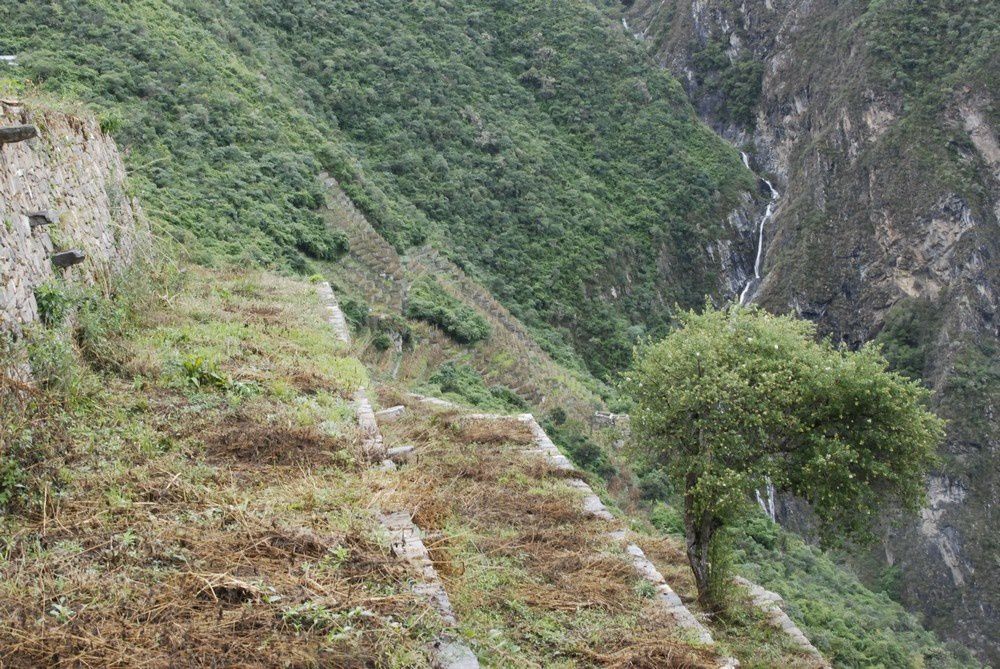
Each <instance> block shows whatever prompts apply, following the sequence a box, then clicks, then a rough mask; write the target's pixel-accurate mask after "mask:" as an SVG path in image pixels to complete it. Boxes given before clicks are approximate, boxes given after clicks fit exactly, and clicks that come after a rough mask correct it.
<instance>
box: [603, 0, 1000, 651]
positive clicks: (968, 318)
mask: <svg viewBox="0 0 1000 669" xmlns="http://www.w3.org/2000/svg"><path fill="white" fill-rule="evenodd" d="M614 11H619V12H621V16H619V17H618V18H620V19H621V20H622V24H623V26H624V27H625V29H627V30H628V32H629V33H631V34H633V35H634V37H635V38H636V39H638V40H641V41H642V42H643V43H644V44H645V45H646V46H648V48H649V49H650V51H651V53H652V54H653V55H654V57H656V58H657V59H658V60H659V61H660V62H661V63H662V64H663V65H664V66H665V67H668V68H669V69H671V70H672V71H673V72H674V73H675V74H676V75H677V76H678V78H680V79H681V81H682V82H683V83H684V85H685V88H686V90H687V92H688V95H689V97H690V98H691V99H692V101H693V102H694V103H695V106H696V107H697V109H698V111H699V114H700V115H701V116H702V118H703V119H704V120H705V121H706V122H708V123H709V124H710V125H711V126H712V127H713V128H715V129H716V131H717V132H719V133H720V134H721V135H723V136H724V137H726V138H727V139H728V140H730V141H731V142H733V143H734V144H736V145H737V146H739V147H741V148H743V149H744V150H746V151H747V153H748V154H749V155H750V159H751V163H752V164H753V166H754V167H755V168H756V169H757V170H758V171H760V172H762V173H764V174H767V175H769V177H770V178H771V179H772V180H773V181H774V183H775V186H776V187H777V188H778V190H779V191H780V192H781V193H782V197H781V199H780V201H779V202H778V206H777V208H776V211H775V213H774V218H773V221H772V222H769V224H768V228H767V229H766V230H765V235H764V236H763V244H764V248H763V250H764V253H763V262H762V275H763V279H762V281H761V283H760V285H759V288H758V289H757V290H756V300H757V301H758V302H760V303H761V304H763V305H764V306H766V307H767V308H769V309H771V310H774V311H780V312H788V311H791V312H795V313H797V314H799V315H802V316H805V317H808V318H811V319H814V320H817V321H818V322H819V323H820V324H821V325H822V327H823V328H824V329H825V330H826V331H827V332H829V333H830V334H831V335H832V336H833V337H834V338H836V339H838V340H842V341H844V342H847V343H848V344H850V345H852V346H856V345H860V344H861V343H863V342H866V341H869V340H872V339H877V340H878V341H881V342H883V343H884V345H885V346H886V352H887V353H888V355H889V357H890V359H891V360H892V361H893V363H894V364H895V365H896V367H897V368H899V369H900V370H902V371H905V372H907V373H910V374H913V375H916V376H919V377H922V378H923V379H924V380H925V382H926V383H927V384H928V385H929V386H931V387H932V388H934V390H935V391H936V394H935V398H936V399H935V401H936V404H937V409H938V411H939V412H940V413H941V415H943V416H945V417H946V418H948V419H949V421H950V430H949V437H948V441H947V444H946V445H945V447H944V449H943V452H942V456H943V458H942V462H941V465H940V468H939V470H938V471H936V472H934V474H933V475H932V476H931V477H930V479H929V481H928V506H927V508H926V509H925V510H924V512H923V513H922V514H921V517H919V518H905V519H902V522H901V523H900V524H898V526H892V527H887V529H886V530H885V531H884V533H883V546H882V550H880V551H879V554H878V556H877V560H876V556H866V557H865V558H859V560H858V563H859V566H860V567H861V568H862V569H863V570H864V571H866V572H868V573H869V575H870V576H872V578H875V577H876V574H879V575H881V576H885V575H886V574H898V576H899V578H898V581H897V582H896V583H895V584H894V585H892V586H891V588H892V590H893V591H894V593H895V594H896V595H898V597H900V598H901V600H902V601H903V602H904V603H905V604H907V605H908V606H909V607H911V608H912V609H915V610H919V611H921V612H923V613H924V614H925V616H926V618H927V621H928V623H929V624H930V625H931V626H932V627H934V628H936V629H938V630H939V631H941V632H943V633H945V634H947V635H949V636H951V637H952V638H956V639H959V640H961V641H963V642H965V643H968V644H969V645H970V646H972V647H974V648H976V649H977V650H978V651H979V652H980V654H981V657H982V658H983V659H987V660H989V661H991V662H993V663H998V662H1000V646H998V640H997V637H996V635H995V630H996V629H997V628H998V625H1000V618H998V616H1000V596H998V591H1000V586H998V583H1000V571H998V565H997V561H996V555H997V548H998V546H997V540H996V538H995V534H996V532H995V528H996V527H998V526H1000V519H998V517H997V512H996V509H997V502H998V500H1000V482H998V478H997V473H996V472H997V470H998V446H1000V418H998V413H997V412H998V406H1000V369H998V364H997V359H998V355H1000V346H998V327H1000V325H998V321H997V300H998V296H1000V263H998V262H997V257H998V255H1000V227H998V216H1000V147H998V142H997V124H998V114H997V108H996V99H995V92H996V89H995V86H993V87H991V86H990V84H989V80H990V78H991V77H992V78H993V80H994V81H995V79H996V77H997V76H998V72H1000V67H998V54H997V49H996V44H997V43H998V39H997V35H996V30H997V29H996V27H995V24H993V23H991V22H990V21H989V20H988V18H987V16H986V8H985V5H984V4H983V3H956V2H946V1H938V2H932V3H915V2H908V1H904V0H898V1H897V0H893V1H887V2H876V3H868V2H860V1H856V0H855V1H849V2H832V1H830V0H817V1H813V2H789V1H787V0H744V1H742V2H735V1H733V0H694V1H689V0H666V1H656V2H654V1H652V0H637V1H636V2H634V3H630V4H629V5H628V6H627V7H624V8H621V7H618V8H616V9H615V10H614ZM745 265H746V263H744V266H745ZM887 525H888V524H887ZM991 528H994V530H993V531H991Z"/></svg>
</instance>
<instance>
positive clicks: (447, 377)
mask: <svg viewBox="0 0 1000 669" xmlns="http://www.w3.org/2000/svg"><path fill="white" fill-rule="evenodd" d="M423 390H425V391H426V392H429V393H432V394H433V395H435V396H438V397H447V398H451V399H454V400H456V401H458V402H460V403H462V404H467V405H470V406H474V407H480V408H483V409H495V410H498V411H517V410H523V409H525V408H526V406H527V405H526V404H525V401H524V400H523V399H521V398H520V397H518V396H517V394H516V393H515V392H514V391H512V390H511V389H510V388H507V387H506V386H502V385H494V386H489V387H487V385H486V382H485V381H484V380H483V377H482V376H481V375H480V374H479V372H477V371H476V370H475V369H474V368H473V367H470V366H469V365H467V364H463V363H458V362H453V361H452V362H446V363H444V364H443V365H441V367H439V368H438V369H437V371H435V372H434V373H433V374H432V375H431V377H430V379H429V380H428V382H427V384H425V385H424V386H423Z"/></svg>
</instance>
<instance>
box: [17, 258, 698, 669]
mask: <svg viewBox="0 0 1000 669" xmlns="http://www.w3.org/2000/svg"><path fill="white" fill-rule="evenodd" d="M146 269H147V270H148V268H146ZM130 278H131V279H132V283H131V285H130V287H129V288H128V289H125V292H123V293H120V294H119V297H118V298H117V299H116V301H114V302H112V303H103V302H100V301H82V302H80V304H81V307H80V311H79V313H78V316H77V319H76V321H75V322H74V323H73V324H67V325H64V326H60V327H53V328H51V329H44V330H43V329H38V330H36V331H34V332H32V334H31V337H30V340H29V341H30V349H31V351H30V352H31V356H32V361H33V364H34V367H35V369H36V371H37V372H38V377H39V378H38V380H39V386H38V389H36V390H34V391H29V390H27V389H26V388H24V389H22V388H20V387H19V386H17V385H16V384H13V383H12V382H9V381H8V380H7V379H6V377H0V379H3V385H2V386H0V402H3V403H4V404H3V407H4V408H5V409H8V408H12V407H14V405H17V407H16V408H17V410H18V415H22V416H24V419H25V422H24V424H19V425H13V426H6V425H5V430H4V432H3V433H2V435H3V436H4V438H5V439H6V438H7V437H11V438H13V439H15V440H17V441H23V440H34V442H35V444H36V448H44V453H37V452H36V453H31V454H29V453H21V454H20V455H21V456H24V459H22V460H20V461H19V464H20V465H21V469H19V470H18V472H17V476H18V477H19V478H18V481H19V483H18V485H17V486H16V488H17V491H18V494H17V495H16V496H15V497H12V498H9V500H8V501H9V504H8V505H7V506H6V508H5V509H4V511H5V514H4V515H3V516H2V530H3V531H2V536H3V537H4V539H3V543H2V557H3V560H2V561H0V593H2V595H3V596H2V597H0V601H2V603H0V661H2V662H5V663H9V664H11V665H12V666H22V665H23V666H36V665H41V664H52V663H54V662H65V663H77V662H79V663H83V664H93V665H102V666H103V665H112V664H120V665H132V664H134V663H135V662H136V660H137V657H140V656H141V657H142V659H143V660H144V661H145V662H148V663H151V664H167V663H172V664H176V663H178V662H180V663H182V664H198V663H199V662H202V661H204V660H205V658H212V660H213V661H215V662H222V663H225V664H231V665H233V666H276V665H277V664H278V663H279V659H280V661H281V662H287V663H290V664H293V665H296V666H316V665H323V666H329V665H332V666H345V667H355V666H356V667H361V666H384V667H400V668H401V667H408V668H409V667H423V666H428V660H427V654H426V645H427V643H428V642H429V641H430V640H431V639H432V638H434V637H435V636H436V635H437V634H438V633H439V632H440V627H441V625H440V622H439V621H438V620H437V618H436V616H435V615H434V614H433V612H432V611H431V610H430V609H429V608H428V606H427V604H426V602H425V601H422V600H420V599H419V598H416V597H414V596H413V594H412V593H411V592H410V583H411V580H412V578H413V574H412V573H410V572H408V571H407V569H406V568H405V566H404V565H401V564H400V563H399V562H398V561H396V560H395V559H393V558H392V556H391V554H390V552H389V547H388V542H387V538H386V537H385V535H384V533H383V532H381V531H380V530H379V526H378V521H377V515H376V514H377V511H378V510H380V509H381V510H384V511H393V510H397V509H406V510H415V511H416V516H415V520H416V522H417V523H418V524H419V525H420V526H421V527H422V528H423V529H424V530H425V531H428V532H430V533H432V534H431V535H430V536H432V537H434V541H433V542H428V543H429V545H430V546H431V551H432V555H433V558H434V561H435V563H436V565H437V568H438V570H439V571H440V572H441V573H442V574H443V575H444V577H445V579H446V583H447V586H448V589H449V591H450V593H451V594H452V596H453V598H454V602H455V608H456V612H457V613H458V615H459V618H460V620H461V627H460V629H459V631H460V633H461V634H462V635H463V636H464V637H465V638H466V639H467V640H468V642H469V643H470V644H471V645H472V647H473V648H474V649H475V650H476V652H477V654H478V655H479V656H480V657H481V658H482V659H483V661H484V666H497V667H501V666H510V663H511V662H512V661H516V663H517V664H518V665H519V666H533V667H543V666H544V667H550V666H564V667H594V666H606V665H607V664H608V663H610V662H619V663H628V666H648V667H652V666H673V665H674V664H677V666H680V664H679V663H683V666H694V667H709V666H714V665H713V664H712V658H713V655H712V654H711V653H707V652H705V651H702V650H699V649H697V648H694V647H693V646H692V645H691V644H689V643H688V642H687V641H686V640H685V639H683V638H682V637H681V636H679V635H677V634H676V633H675V631H673V629H672V627H673V626H672V623H671V622H670V621H669V620H665V619H663V617H662V616H659V615H657V614H656V610H655V607H651V606H650V600H649V598H648V595H649V593H648V592H645V591H643V590H642V589H641V588H640V587H639V584H638V580H637V577H636V575H635V574H634V572H633V571H632V569H631V568H630V567H629V565H628V561H627V558H625V556H624V555H623V554H622V552H621V550H620V549H619V548H616V547H614V546H612V545H610V542H609V540H608V539H607V536H606V533H605V531H604V530H605V528H604V526H603V523H601V522H600V521H596V520H594V519H591V518H589V517H587V516H586V515H585V514H584V513H583V512H582V511H581V510H580V509H579V504H578V500H577V495H578V493H577V492H575V491H574V490H573V489H572V488H570V487H569V486H567V485H566V484H565V482H564V480H563V478H562V477H561V476H559V475H558V474H557V472H554V471H551V470H550V469H549V468H548V467H547V466H545V465H544V464H542V463H540V462H539V461H537V460H534V459H531V458H528V457H526V456H524V455H523V454H522V453H521V448H523V444H524V443H525V438H526V436H530V435H525V434H521V433H519V432H517V431H511V430H510V428H509V427H507V426H504V427H503V428H502V429H501V428H491V427H489V426H476V428H475V429H474V430H471V431H470V430H465V429H459V428H458V427H457V426H454V425H451V424H450V423H449V421H448V419H447V418H446V417H445V418H442V417H440V416H434V415H426V414H421V413H420V412H419V410H416V409H412V408H411V414H410V417H408V418H406V419H405V420H404V421H402V422H399V423H396V424H394V425H393V426H391V429H388V430H387V431H386V439H387V443H388V444H389V445H390V446H394V445H398V444H400V443H413V444H416V445H417V447H418V449H419V451H418V454H417V456H416V457H415V458H414V459H413V460H412V461H411V462H410V463H409V464H408V465H407V466H406V467H404V468H402V469H401V470H399V471H398V472H395V473H385V472H380V471H378V470H372V469H368V468H367V467H362V466H361V465H359V464H358V463H357V462H356V461H355V459H354V453H355V449H354V446H355V444H356V442H357V435H356V433H355V427H354V420H353V412H352V409H351V406H350V403H349V402H348V401H347V400H346V399H345V398H346V397H347V396H349V395H350V394H351V392H352V390H353V389H354V388H355V387H356V386H357V385H358V384H360V383H365V382H366V374H365V371H364V368H363V367H362V366H361V364H360V363H359V362H358V360H357V359H356V358H354V357H352V351H350V350H347V349H346V348H345V347H344V346H343V344H340V343H339V342H338V340H337V339H336V337H335V336H334V335H333V333H332V330H331V329H330V328H329V326H328V325H327V324H326V322H325V320H324V311H323V309H322V308H321V305H320V302H319V299H318V298H317V297H316V296H315V292H314V288H313V286H311V285H309V284H306V283H301V282H295V281H290V280H287V279H282V278H278V277H276V276H274V275H273V274H265V273H259V272H245V271H241V272H239V273H232V272H220V271H208V270H203V269H197V268H193V267H184V268H182V271H181V272H180V273H176V272H170V273H167V274H162V273H156V275H155V277H154V279H155V283H156V291H155V293H154V292H152V291H151V290H150V289H148V288H145V289H143V288H142V286H143V285H144V283H143V282H142V281H141V280H137V277H130ZM8 403H9V404H8ZM8 427H10V428H11V430H10V431H8V430H7V429H6V428H8ZM7 445H8V444H6V443H5V444H4V446H5V448H4V451H5V453H9V452H10V451H8V450H7V449H6V446H7ZM29 458H30V461H29ZM5 483H6V481H5ZM6 489H7V488H6V487H5V488H4V490H6ZM515 658H516V659H515ZM668 658H669V659H668ZM664 663H667V664H666V665H665V664H664Z"/></svg>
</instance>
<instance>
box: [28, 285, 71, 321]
mask: <svg viewBox="0 0 1000 669" xmlns="http://www.w3.org/2000/svg"><path fill="white" fill-rule="evenodd" d="M35 302H36V303H37V304H38V317H39V318H40V319H41V321H42V323H43V324H44V325H45V326H46V327H59V326H60V325H62V323H63V321H65V320H66V315H67V314H68V313H69V310H70V308H71V307H72V306H73V298H72V297H71V296H70V295H69V293H68V292H67V291H66V288H65V287H64V286H62V285H60V284H59V283H57V282H55V281H49V282H46V283H43V284H42V285H40V286H38V287H37V288H35Z"/></svg>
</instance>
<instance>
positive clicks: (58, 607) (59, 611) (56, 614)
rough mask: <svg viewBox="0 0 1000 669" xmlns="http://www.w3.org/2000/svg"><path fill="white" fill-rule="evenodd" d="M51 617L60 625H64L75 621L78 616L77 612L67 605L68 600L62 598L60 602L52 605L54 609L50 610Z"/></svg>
mask: <svg viewBox="0 0 1000 669" xmlns="http://www.w3.org/2000/svg"><path fill="white" fill-rule="evenodd" d="M49 615H50V616H52V617H53V618H55V619H56V621H57V622H59V624H61V625H64V624H66V623H68V622H69V621H70V620H72V619H73V616H75V615H76V611H74V610H73V609H71V608H70V607H69V606H68V605H67V604H66V598H65V597H60V598H59V601H57V602H53V603H52V608H51V609H49Z"/></svg>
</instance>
